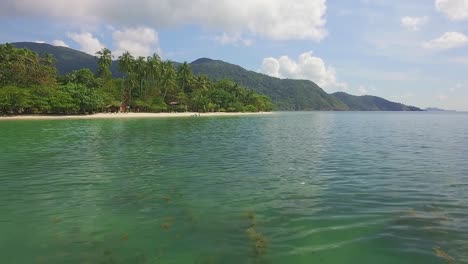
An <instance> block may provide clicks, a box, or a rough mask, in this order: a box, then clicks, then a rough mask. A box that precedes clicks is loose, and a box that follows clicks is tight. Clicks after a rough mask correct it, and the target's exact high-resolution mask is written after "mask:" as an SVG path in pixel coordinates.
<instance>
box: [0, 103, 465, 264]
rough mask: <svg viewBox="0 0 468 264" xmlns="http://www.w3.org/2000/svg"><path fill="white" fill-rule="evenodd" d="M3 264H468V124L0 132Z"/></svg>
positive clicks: (352, 119)
mask: <svg viewBox="0 0 468 264" xmlns="http://www.w3.org/2000/svg"><path fill="white" fill-rule="evenodd" d="M0 263H6V264H8V263H12V264H22V263H28V264H29V263H47V264H51V263H69V264H75V263H80V264H81V263H83V264H84V263H90V264H91V263H103V264H104V263H109V264H110V263H228V264H229V263H233V264H234V263H236V264H237V263H306V264H311V263H323V264H326V263H328V264H333V263H359V264H364V263H372V264H376V263H379V264H385V263H411V264H418V263H421V264H428V263H468V114H464V113H388V112H368V113H367V112H366V113H360V112H338V113H335V112H298V113H274V114H271V115H258V116H238V117H191V118H167V119H132V120H126V119H123V120H48V121H44V120H42V121H33V120H31V121H0Z"/></svg>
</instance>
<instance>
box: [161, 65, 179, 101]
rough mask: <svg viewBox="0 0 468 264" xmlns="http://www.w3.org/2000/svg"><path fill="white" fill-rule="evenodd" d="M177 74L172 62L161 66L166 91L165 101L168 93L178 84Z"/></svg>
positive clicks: (162, 81)
mask: <svg viewBox="0 0 468 264" xmlns="http://www.w3.org/2000/svg"><path fill="white" fill-rule="evenodd" d="M176 78H177V74H176V72H175V69H174V65H173V64H172V61H169V60H168V61H165V62H163V63H162V64H161V86H162V87H163V89H164V94H163V100H165V99H166V96H167V92H168V90H169V89H172V88H173V87H174V86H175V84H176Z"/></svg>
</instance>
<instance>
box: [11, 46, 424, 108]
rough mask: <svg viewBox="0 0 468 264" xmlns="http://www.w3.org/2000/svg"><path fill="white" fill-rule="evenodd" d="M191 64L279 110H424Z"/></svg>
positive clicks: (66, 67)
mask: <svg viewBox="0 0 468 264" xmlns="http://www.w3.org/2000/svg"><path fill="white" fill-rule="evenodd" d="M12 44H13V45H14V46H16V47H18V48H27V49H30V50H32V51H35V52H37V53H39V54H40V55H44V54H45V53H50V54H52V55H53V56H54V57H55V58H56V60H57V62H56V66H57V69H58V72H59V74H66V73H69V72H72V71H74V70H78V69H81V68H89V69H91V70H92V71H96V69H97V59H96V58H95V57H94V56H92V55H89V54H86V53H84V52H81V51H77V50H74V49H70V48H65V47H56V46H53V45H49V44H42V43H32V42H17V43H12ZM175 64H176V65H177V63H175ZM191 67H192V70H193V72H194V73H195V74H203V75H206V76H208V77H209V78H210V79H212V80H220V79H231V80H233V81H235V82H237V83H238V84H239V85H241V86H245V87H247V88H250V89H252V90H254V91H256V92H258V93H262V94H265V95H268V96H269V97H270V98H271V99H272V101H273V102H274V103H275V105H276V108H277V109H278V110H296V111H299V110H336V111H347V110H353V111H421V109H419V108H417V107H412V106H406V105H403V104H399V103H393V102H390V101H388V100H385V99H383V98H380V97H376V96H354V95H350V94H346V93H335V94H331V95H330V94H327V93H326V92H325V91H324V90H323V89H322V88H320V87H319V86H318V85H317V84H316V83H314V82H311V81H307V80H291V79H278V78H274V77H271V76H268V75H264V74H261V73H257V72H253V71H248V70H246V69H244V68H242V67H240V66H237V65H234V64H230V63H226V62H223V61H219V60H212V59H207V58H202V59H198V60H196V61H194V62H192V63H191ZM111 71H112V74H113V75H114V76H116V77H120V76H122V74H121V73H120V72H119V70H118V66H117V62H116V61H114V62H113V64H112V67H111Z"/></svg>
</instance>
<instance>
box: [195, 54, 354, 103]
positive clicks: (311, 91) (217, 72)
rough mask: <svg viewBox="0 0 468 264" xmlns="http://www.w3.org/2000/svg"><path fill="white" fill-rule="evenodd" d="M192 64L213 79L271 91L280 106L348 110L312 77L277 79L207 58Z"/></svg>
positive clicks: (200, 72) (257, 90) (263, 91)
mask: <svg viewBox="0 0 468 264" xmlns="http://www.w3.org/2000/svg"><path fill="white" fill-rule="evenodd" d="M191 65H192V69H193V72H194V73H197V74H204V75H207V76H208V77H209V78H210V79H214V80H220V79H223V78H229V79H231V80H233V81H235V82H237V83H239V84H240V85H242V86H245V87H249V88H251V89H253V90H254V91H256V92H259V93H262V94H265V95H268V96H269V97H270V98H271V99H272V101H273V102H274V103H275V104H276V106H277V108H278V109H281V110H348V107H347V106H346V105H345V104H343V103H342V102H341V101H339V100H337V99H336V98H334V97H333V96H330V95H329V94H327V93H326V92H325V91H323V90H322V88H320V87H319V86H318V85H317V84H315V83H313V82H311V81H306V80H291V79H278V78H274V77H271V76H268V75H264V74H260V73H257V72H253V71H247V70H245V69H244V68H242V67H240V66H237V65H234V64H230V63H226V62H223V61H219V60H211V59H207V58H202V59H198V60H196V61H194V62H192V63H191Z"/></svg>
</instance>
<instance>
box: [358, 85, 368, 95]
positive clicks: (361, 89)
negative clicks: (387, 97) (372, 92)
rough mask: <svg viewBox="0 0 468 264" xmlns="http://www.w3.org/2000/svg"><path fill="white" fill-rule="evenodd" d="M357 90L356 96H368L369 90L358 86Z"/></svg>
mask: <svg viewBox="0 0 468 264" xmlns="http://www.w3.org/2000/svg"><path fill="white" fill-rule="evenodd" d="M357 90H358V95H367V94H369V89H367V88H366V87H364V86H362V85H361V86H359V87H358V89H357Z"/></svg>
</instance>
